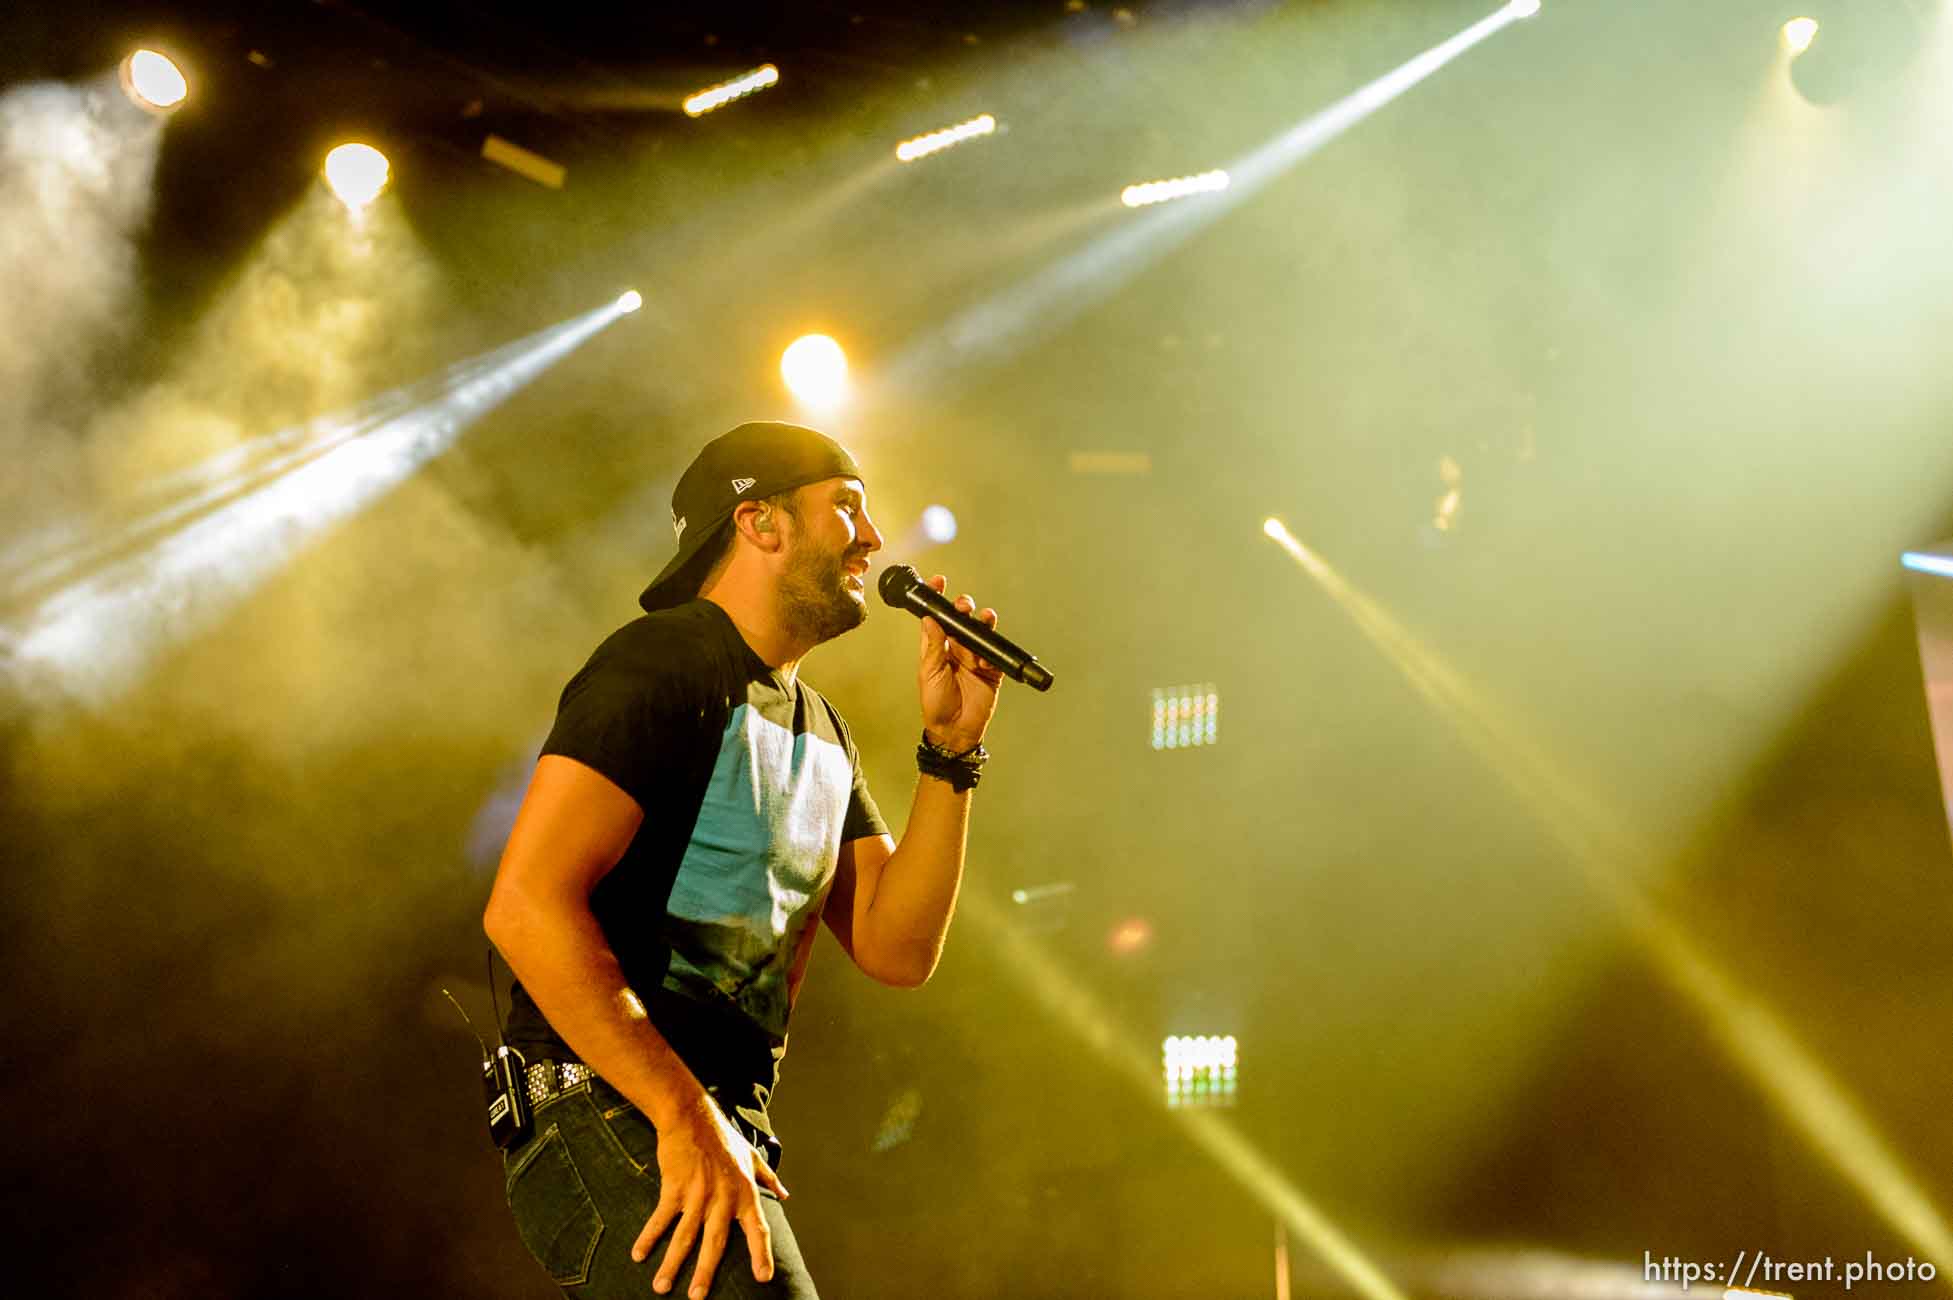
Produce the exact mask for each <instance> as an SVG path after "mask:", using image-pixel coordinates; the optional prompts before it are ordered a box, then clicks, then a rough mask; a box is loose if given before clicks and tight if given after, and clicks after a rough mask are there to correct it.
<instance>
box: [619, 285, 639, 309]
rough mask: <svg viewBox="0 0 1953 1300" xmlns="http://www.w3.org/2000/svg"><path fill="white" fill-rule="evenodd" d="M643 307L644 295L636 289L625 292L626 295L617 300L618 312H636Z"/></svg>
mask: <svg viewBox="0 0 1953 1300" xmlns="http://www.w3.org/2000/svg"><path fill="white" fill-rule="evenodd" d="M643 305H644V295H643V294H641V293H639V292H638V291H637V290H635V289H630V290H627V291H625V293H624V295H623V296H622V297H620V298H619V299H618V300H617V310H619V311H621V312H634V311H636V310H637V309H638V308H639V307H642V306H643Z"/></svg>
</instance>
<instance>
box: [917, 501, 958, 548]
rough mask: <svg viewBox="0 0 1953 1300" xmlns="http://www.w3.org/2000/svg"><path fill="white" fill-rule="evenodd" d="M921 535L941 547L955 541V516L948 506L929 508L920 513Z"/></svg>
mask: <svg viewBox="0 0 1953 1300" xmlns="http://www.w3.org/2000/svg"><path fill="white" fill-rule="evenodd" d="M922 535H923V536H924V537H927V538H928V539H929V540H930V541H932V542H934V543H936V545H938V546H941V545H943V544H944V543H945V542H953V541H955V540H956V516H955V515H954V514H951V513H950V509H949V507H948V506H930V507H929V508H928V509H927V510H924V511H923V512H922Z"/></svg>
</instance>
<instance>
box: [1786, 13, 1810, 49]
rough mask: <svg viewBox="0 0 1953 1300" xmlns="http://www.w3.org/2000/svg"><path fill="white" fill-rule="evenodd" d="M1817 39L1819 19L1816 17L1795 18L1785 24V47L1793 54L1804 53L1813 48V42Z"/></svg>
mask: <svg viewBox="0 0 1953 1300" xmlns="http://www.w3.org/2000/svg"><path fill="white" fill-rule="evenodd" d="M1816 39H1817V19H1815V18H1793V19H1791V20H1790V21H1789V22H1787V23H1785V24H1784V25H1783V47H1784V48H1785V49H1786V50H1789V51H1790V53H1791V54H1792V56H1795V55H1799V54H1802V53H1803V52H1804V51H1805V50H1808V49H1809V48H1811V42H1812V41H1814V40H1816Z"/></svg>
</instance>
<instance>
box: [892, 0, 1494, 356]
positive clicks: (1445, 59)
mask: <svg viewBox="0 0 1953 1300" xmlns="http://www.w3.org/2000/svg"><path fill="white" fill-rule="evenodd" d="M1523 17H1524V15H1522V14H1521V13H1520V12H1518V11H1517V10H1515V9H1514V8H1513V7H1512V6H1511V5H1510V4H1505V5H1501V6H1500V7H1499V8H1497V9H1495V10H1493V11H1492V12H1491V13H1489V14H1487V15H1486V16H1485V17H1483V18H1480V19H1479V20H1478V21H1477V22H1474V23H1472V24H1471V25H1470V26H1469V27H1466V28H1465V29H1463V30H1462V31H1460V32H1458V33H1456V34H1455V35H1453V36H1451V37H1450V38H1448V39H1446V40H1444V41H1441V42H1439V43H1438V44H1436V45H1434V46H1432V47H1430V48H1429V49H1427V50H1425V51H1424V52H1423V53H1421V54H1418V55H1416V56H1414V57H1413V58H1411V59H1409V60H1407V61H1405V62H1404V63H1402V64H1399V65H1398V66H1397V67H1395V68H1393V69H1391V70H1390V71H1389V72H1386V73H1384V74H1383V75H1382V76H1380V77H1377V78H1376V79H1374V80H1373V81H1370V82H1369V83H1368V84H1366V85H1363V86H1360V87H1358V88H1357V89H1355V90H1353V91H1351V92H1350V93H1349V94H1347V95H1345V96H1343V97H1342V98H1341V99H1339V100H1337V101H1336V102H1334V103H1332V104H1330V105H1329V106H1328V107H1326V108H1323V109H1321V110H1319V111H1317V112H1315V113H1312V114H1310V115H1309V116H1308V117H1306V118H1304V119H1302V120H1301V121H1299V122H1297V123H1295V124H1294V125H1293V126H1290V127H1289V128H1287V129H1286V130H1283V131H1282V132H1280V133H1279V134H1277V135H1275V136H1273V137H1272V138H1270V139H1268V140H1266V141H1265V142H1263V143H1262V144H1260V145H1258V146H1256V147H1255V148H1253V149H1251V150H1250V151H1248V152H1247V153H1245V154H1242V155H1240V156H1239V157H1237V158H1235V159H1234V160H1232V161H1231V162H1229V163H1228V164H1227V165H1226V166H1225V167H1224V168H1221V169H1218V170H1217V171H1215V172H1207V173H1202V176H1203V177H1207V178H1210V179H1208V180H1206V181H1205V182H1204V185H1205V186H1211V187H1212V188H1203V189H1201V190H1195V191H1193V192H1194V193H1202V194H1205V196H1206V197H1205V198H1204V200H1203V201H1202V202H1199V203H1173V204H1163V205H1161V206H1159V207H1157V208H1155V209H1154V210H1152V211H1149V212H1148V213H1146V214H1145V215H1144V216H1143V217H1138V218H1133V219H1129V220H1123V221H1120V222H1119V223H1118V224H1117V226H1116V227H1114V228H1112V229H1110V230H1108V231H1107V232H1106V233H1104V234H1101V235H1099V236H1098V237H1097V238H1095V239H1093V240H1092V241H1090V242H1089V243H1088V244H1086V245H1085V246H1084V247H1082V248H1079V249H1077V250H1075V251H1073V252H1069V253H1066V254H1065V255H1063V256H1061V257H1059V258H1058V259H1057V260H1056V261H1054V262H1051V263H1050V264H1048V265H1046V266H1045V267H1044V268H1042V269H1041V270H1038V271H1036V272H1034V273H1032V274H1031V275H1030V276H1029V277H1027V278H1025V279H1023V280H1020V281H1018V282H1017V283H1015V284H1013V285H1010V286H1008V287H1006V288H1004V289H1002V290H1000V291H999V292H997V293H995V294H992V295H991V296H989V297H988V298H985V299H984V300H982V301H981V302H978V303H975V304H974V305H972V306H970V307H967V308H965V309H964V310H962V311H960V312H958V313H957V314H956V315H955V316H954V317H952V318H951V319H950V320H948V321H945V322H944V323H943V324H942V325H940V326H939V327H937V328H936V329H934V330H931V331H929V332H928V333H927V334H925V335H924V336H923V337H921V338H919V339H917V340H915V341H914V342H912V343H910V344H909V345H908V346H907V347H905V348H904V349H903V350H902V352H901V353H900V354H898V355H897V356H895V357H893V358H891V359H889V360H888V361H887V362H886V363H885V364H883V365H882V366H880V367H879V368H878V374H879V375H880V377H881V387H883V388H884V389H885V390H887V391H889V392H892V393H902V392H911V393H912V392H913V391H914V390H916V389H918V388H920V387H923V386H925V385H927V384H929V383H932V382H935V381H937V380H938V378H939V377H940V376H941V375H942V374H944V373H947V372H950V371H953V370H959V369H965V368H967V367H969V366H971V365H973V364H976V363H981V362H988V361H994V360H998V359H1000V358H1002V357H1006V356H1009V355H1011V354H1012V353H1014V352H1016V351H1018V350H1019V349H1021V348H1023V347H1025V346H1027V345H1028V344H1029V343H1031V342H1032V341H1034V340H1035V339H1037V338H1040V337H1043V336H1046V335H1049V334H1050V333H1052V332H1054V331H1055V330H1057V329H1059V328H1060V327H1062V326H1063V325H1065V324H1066V323H1068V322H1070V321H1072V320H1075V319H1076V318H1077V317H1078V316H1079V315H1080V314H1081V313H1082V312H1084V311H1087V310H1089V309H1090V308H1091V307H1093V306H1095V305H1096V304H1098V303H1100V302H1103V301H1105V300H1106V299H1107V298H1109V297H1110V296H1111V295H1112V294H1113V293H1115V292H1117V291H1118V290H1119V289H1120V288H1121V287H1122V286H1123V285H1125V284H1126V283H1127V282H1129V281H1130V280H1131V279H1132V278H1133V277H1134V276H1136V275H1138V274H1139V273H1140V272H1141V271H1143V270H1145V269H1146V268H1147V267H1149V266H1152V265H1154V264H1155V263H1157V262H1159V261H1160V260H1161V259H1162V258H1164V257H1165V256H1167V255H1168V254H1169V253H1171V252H1172V251H1174V250H1175V249H1177V248H1178V247H1180V246H1181V245H1182V244H1184V243H1185V242H1186V241H1187V240H1189V239H1191V238H1192V237H1193V236H1194V235H1196V234H1197V233H1199V232H1200V231H1202V230H1204V229H1206V228H1207V227H1208V226H1209V225H1211V224H1213V223H1214V222H1215V221H1217V220H1219V219H1220V218H1221V217H1223V216H1226V215H1227V214H1228V213H1229V212H1231V211H1233V210H1234V209H1235V208H1237V207H1239V206H1240V205H1241V204H1243V203H1245V202H1246V201H1247V200H1249V199H1251V198H1253V197H1254V196H1255V195H1256V194H1259V193H1260V192H1261V191H1262V190H1264V189H1266V188H1267V187H1268V186H1269V185H1270V184H1272V183H1273V182H1274V181H1275V180H1276V179H1278V178H1279V177H1281V176H1282V175H1284V174H1286V173H1287V172H1288V171H1289V170H1290V169H1291V168H1293V167H1295V166H1296V165H1297V164H1299V163H1301V162H1302V161H1303V160H1304V159H1306V158H1308V157H1309V156H1311V155H1312V154H1314V153H1316V152H1317V151H1319V150H1320V149H1322V148H1323V147H1324V146H1326V145H1327V144H1329V143H1330V142H1331V141H1332V140H1335V139H1337V138H1338V137H1340V136H1342V135H1344V134H1345V133H1347V132H1349V131H1350V130H1352V129H1354V128H1355V127H1356V126H1357V125H1358V124H1359V123H1361V122H1363V121H1364V120H1366V119H1368V118H1369V117H1371V116H1373V115H1374V114H1376V113H1378V112H1380V111H1382V110H1383V109H1384V108H1385V107H1387V106H1388V105H1390V104H1391V103H1392V102H1394V101H1395V100H1397V99H1398V98H1400V97H1401V96H1403V95H1404V94H1406V93H1408V92H1409V91H1410V90H1411V89H1412V88H1413V87H1414V86H1416V85H1417V84H1418V83H1420V82H1422V81H1425V80H1426V79H1428V78H1430V77H1432V76H1435V75H1436V74H1437V73H1438V72H1439V71H1441V70H1442V69H1443V68H1445V67H1446V66H1447V65H1449V64H1451V63H1452V62H1454V61H1455V60H1457V59H1459V58H1461V57H1463V56H1464V55H1465V54H1466V53H1468V52H1469V51H1471V50H1473V49H1475V48H1476V47H1477V46H1479V45H1481V44H1483V43H1484V42H1485V41H1487V40H1490V39H1491V38H1492V37H1493V36H1496V35H1497V34H1498V33H1499V32H1501V31H1503V30H1504V29H1505V28H1507V27H1510V26H1511V25H1512V24H1513V23H1515V22H1520V21H1522V20H1523ZM1222 176H1225V178H1226V179H1225V182H1223V181H1222V180H1221V177H1222ZM1181 179H1182V181H1193V180H1197V179H1200V178H1198V177H1186V178H1181ZM1150 184H1159V182H1152V183H1150ZM1168 184H1171V183H1168ZM1130 188H1132V189H1135V190H1140V191H1141V193H1140V194H1133V195H1130V196H1129V197H1127V198H1126V199H1125V202H1126V203H1127V205H1128V206H1134V204H1133V199H1136V198H1141V197H1145V198H1152V197H1153V196H1154V195H1158V196H1159V198H1166V197H1185V195H1184V194H1168V193H1166V192H1164V191H1158V190H1151V191H1149V190H1146V189H1145V187H1139V186H1135V187H1130ZM1148 206H1149V207H1150V206H1152V205H1151V204H1149V205H1148Z"/></svg>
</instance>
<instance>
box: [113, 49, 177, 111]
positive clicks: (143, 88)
mask: <svg viewBox="0 0 1953 1300" xmlns="http://www.w3.org/2000/svg"><path fill="white" fill-rule="evenodd" d="M122 84H123V86H124V87H125V88H126V89H127V90H128V92H129V95H130V97H131V98H133V99H134V100H135V101H136V103H138V104H140V105H141V106H142V107H144V108H147V109H151V110H154V111H156V112H159V113H166V112H168V111H170V110H171V109H174V108H176V107H178V106H179V105H181V104H182V103H183V101H184V100H185V99H186V98H188V96H189V94H190V83H189V82H188V81H186V80H185V79H184V76H183V71H182V69H180V68H178V67H177V66H176V64H174V63H173V62H171V61H170V59H169V57H168V56H167V55H163V54H158V53H157V52H156V51H154V50H137V51H136V52H135V53H134V54H131V55H130V56H129V57H128V58H126V59H124V60H123V61H122Z"/></svg>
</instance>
